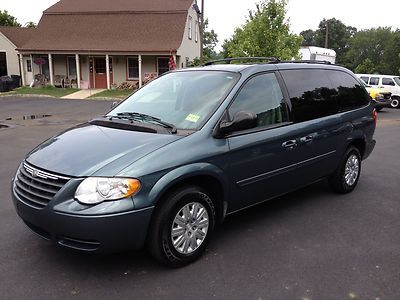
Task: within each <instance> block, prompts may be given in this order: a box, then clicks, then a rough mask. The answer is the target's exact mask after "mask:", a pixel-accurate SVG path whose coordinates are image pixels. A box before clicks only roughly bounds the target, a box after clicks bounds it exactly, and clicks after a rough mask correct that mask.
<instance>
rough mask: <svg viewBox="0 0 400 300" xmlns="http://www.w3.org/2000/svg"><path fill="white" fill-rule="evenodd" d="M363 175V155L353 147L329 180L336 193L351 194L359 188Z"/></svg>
mask: <svg viewBox="0 0 400 300" xmlns="http://www.w3.org/2000/svg"><path fill="white" fill-rule="evenodd" d="M360 174H361V155H360V151H359V150H358V148H356V147H354V146H351V147H350V148H349V149H348V150H347V151H346V153H345V155H344V156H343V160H342V161H341V163H340V165H339V167H338V168H337V169H336V171H335V173H333V174H332V176H331V177H330V178H329V183H330V185H331V187H332V189H333V190H334V191H335V192H336V193H340V194H347V193H351V192H352V191H353V190H354V189H355V187H356V186H357V183H358V180H359V179H360Z"/></svg>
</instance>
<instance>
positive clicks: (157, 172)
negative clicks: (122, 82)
mask: <svg viewBox="0 0 400 300" xmlns="http://www.w3.org/2000/svg"><path fill="white" fill-rule="evenodd" d="M240 60H241V61H244V60H246V61H247V63H240V64H230V63H231V62H232V61H235V59H228V60H224V61H223V63H222V62H221V63H218V62H214V63H210V64H208V65H206V66H203V67H198V68H193V69H186V70H177V71H173V72H170V73H167V74H165V75H163V76H161V77H159V78H158V79H156V80H154V81H153V82H151V83H149V84H148V85H146V86H145V87H143V88H142V89H140V90H138V91H137V92H136V93H134V94H133V95H131V96H130V97H129V98H127V99H126V100H125V101H123V102H122V103H121V104H119V105H118V106H117V107H115V108H113V109H112V110H111V111H110V112H108V113H107V114H105V115H104V116H100V117H96V118H94V119H93V120H91V121H89V122H87V123H85V124H81V125H79V126H76V127H74V128H71V129H70V130H67V131H65V132H63V133H61V134H59V135H58V136H55V137H53V138H51V139H49V140H47V141H45V142H44V143H43V144H41V145H40V146H38V147H37V148H36V149H34V150H32V151H31V152H30V153H29V154H28V155H27V156H26V158H25V159H24V160H23V162H22V163H21V165H20V167H19V168H18V170H17V172H16V175H15V177H14V179H13V182H12V198H13V202H14V204H15V208H16V211H17V212H18V215H19V216H20V217H21V219H22V220H23V221H24V222H25V224H26V225H27V226H28V227H29V228H30V229H31V230H32V231H34V232H35V233H37V234H38V235H39V236H41V237H43V238H45V239H47V240H50V241H53V242H55V243H56V244H58V245H60V246H64V247H68V248H72V249H75V250H79V251H84V252H93V253H102V252H103V253H104V252H111V251H113V252H115V251H124V250H133V249H138V248H141V247H144V246H146V247H147V249H148V250H149V251H150V252H151V253H152V255H153V256H154V257H155V258H156V259H157V260H159V261H160V262H162V263H164V264H166V265H168V266H172V267H180V266H184V265H187V264H189V263H191V262H193V261H194V260H196V259H197V258H198V257H199V256H200V255H201V254H202V253H203V252H204V250H205V248H206V247H207V244H208V242H209V241H210V239H211V237H212V233H213V231H214V228H215V226H217V225H218V224H219V223H221V222H222V221H223V220H224V218H225V217H226V216H228V215H230V214H233V213H235V212H237V211H240V210H242V209H244V208H246V207H250V206H253V205H256V204H258V203H260V202H263V201H266V200H269V199H272V198H274V197H277V196H279V195H282V194H285V193H288V192H291V191H294V190H296V189H299V188H301V187H304V186H306V185H309V184H311V183H313V182H316V181H318V180H323V179H326V178H328V180H329V182H330V184H331V186H332V188H333V189H334V190H335V191H337V192H340V193H349V192H351V191H352V190H353V189H354V188H355V187H356V185H357V182H358V180H359V178H360V172H361V164H362V160H364V159H366V158H367V157H368V156H369V155H370V153H371V152H372V150H373V149H374V146H375V141H374V139H373V134H374V131H375V126H376V111H375V110H374V109H373V107H372V105H371V103H370V98H369V95H368V93H367V92H366V90H365V88H364V86H363V85H362V84H361V82H360V81H359V79H357V78H356V77H355V75H354V74H353V73H351V72H350V71H348V70H347V69H344V68H342V67H338V66H334V65H330V64H324V63H316V62H313V63H311V62H295V61H293V62H281V61H279V60H277V59H267V58H263V59H262V60H263V61H261V62H258V63H256V62H254V61H255V59H243V58H241V59H240ZM226 62H228V64H226Z"/></svg>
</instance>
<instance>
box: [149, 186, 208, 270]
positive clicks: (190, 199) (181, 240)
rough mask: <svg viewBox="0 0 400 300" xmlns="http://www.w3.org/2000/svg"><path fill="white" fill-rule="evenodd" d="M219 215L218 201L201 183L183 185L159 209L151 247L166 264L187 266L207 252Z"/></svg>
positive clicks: (152, 229)
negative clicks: (199, 185)
mask: <svg viewBox="0 0 400 300" xmlns="http://www.w3.org/2000/svg"><path fill="white" fill-rule="evenodd" d="M215 219H216V211H215V206H214V203H213V201H212V199H211V197H210V196H209V195H208V193H207V192H206V191H205V190H204V189H202V188H200V187H197V186H186V187H182V188H179V189H177V190H176V191H174V192H173V193H172V194H170V195H169V196H168V197H167V198H166V199H165V201H164V202H163V203H162V204H161V206H160V207H159V208H158V209H157V211H156V212H155V215H154V217H153V219H152V226H151V228H150V231H149V235H148V239H147V248H148V250H149V251H150V253H151V254H152V256H153V257H154V258H155V259H156V260H158V261H159V262H160V263H162V264H164V265H167V266H169V267H173V268H178V267H183V266H186V265H188V264H190V263H192V262H194V261H195V260H196V259H198V258H199V257H200V256H201V255H202V254H203V252H204V250H205V249H206V247H207V245H208V242H209V240H210V238H211V235H212V232H213V229H214V225H215Z"/></svg>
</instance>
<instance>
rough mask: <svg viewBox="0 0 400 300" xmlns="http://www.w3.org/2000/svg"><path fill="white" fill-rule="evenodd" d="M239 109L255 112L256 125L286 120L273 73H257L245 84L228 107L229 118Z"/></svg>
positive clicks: (278, 87)
mask: <svg viewBox="0 0 400 300" xmlns="http://www.w3.org/2000/svg"><path fill="white" fill-rule="evenodd" d="M239 111H248V112H254V113H256V114H257V116H258V127H264V126H269V125H273V124H278V123H282V122H287V121H288V114H287V108H286V104H285V103H284V98H283V94H282V91H281V88H280V86H279V83H278V80H277V79H276V76H275V74H273V73H270V74H263V75H259V76H256V77H254V78H252V79H250V80H249V81H248V82H247V83H246V84H245V86H244V87H243V88H242V90H241V91H240V92H239V94H238V96H237V97H236V99H235V101H234V102H233V104H232V106H231V107H230V108H229V117H230V119H231V120H233V118H234V116H235V114H236V113H238V112H239Z"/></svg>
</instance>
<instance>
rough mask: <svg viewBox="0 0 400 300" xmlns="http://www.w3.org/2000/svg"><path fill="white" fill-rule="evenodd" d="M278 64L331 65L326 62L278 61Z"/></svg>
mask: <svg viewBox="0 0 400 300" xmlns="http://www.w3.org/2000/svg"><path fill="white" fill-rule="evenodd" d="M279 63H282V64H287V63H289V64H290V63H292V64H319V65H333V64H332V63H331V62H330V61H327V60H281V61H279Z"/></svg>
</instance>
